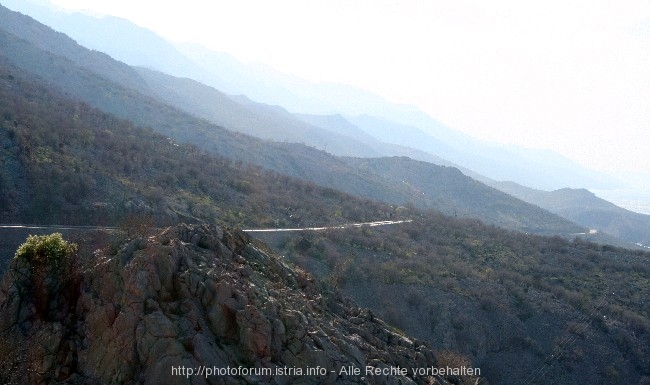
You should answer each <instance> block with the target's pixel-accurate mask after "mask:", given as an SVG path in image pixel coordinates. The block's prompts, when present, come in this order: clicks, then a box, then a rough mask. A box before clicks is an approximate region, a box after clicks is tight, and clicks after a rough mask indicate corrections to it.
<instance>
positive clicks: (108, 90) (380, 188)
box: [0, 8, 582, 234]
mask: <svg viewBox="0 0 650 385" xmlns="http://www.w3.org/2000/svg"><path fill="white" fill-rule="evenodd" d="M0 11H2V12H0V17H1V18H2V19H3V20H9V21H11V22H12V23H13V24H16V25H17V26H16V29H17V31H15V32H16V33H20V34H21V36H23V37H24V38H26V39H35V37H36V36H38V37H39V39H40V40H41V41H40V42H39V43H38V44H39V46H41V47H43V48H44V49H40V48H38V47H37V46H35V45H33V44H30V43H29V42H27V41H25V40H23V39H21V38H18V37H17V36H16V35H13V34H10V33H8V32H3V31H0V45H1V46H2V47H3V50H2V60H3V61H4V63H6V64H7V66H14V67H17V68H15V69H14V70H15V71H19V70H20V71H21V72H22V73H23V74H22V75H20V76H22V77H23V78H40V80H39V81H42V82H44V83H45V84H47V86H45V87H47V88H55V89H58V90H60V91H62V92H63V93H65V97H66V98H72V99H80V100H82V101H84V102H86V103H88V104H90V105H91V106H93V107H96V108H98V109H100V110H102V111H105V112H108V113H111V114H114V115H115V116H117V117H120V118H123V119H128V120H130V121H132V122H134V123H135V124H136V125H139V126H144V127H151V128H152V129H153V130H154V131H156V132H158V133H161V134H162V135H164V136H165V137H168V138H170V139H171V140H172V141H174V142H176V143H189V144H194V145H195V146H197V148H198V149H199V150H203V151H206V152H207V153H211V154H217V155H219V156H223V157H225V158H228V159H230V160H233V161H241V162H244V163H247V164H252V165H257V166H260V167H263V168H265V169H268V170H272V171H276V172H279V173H282V174H285V175H289V176H291V177H295V178H300V179H303V180H307V181H310V182H313V183H316V184H318V185H320V186H324V187H329V188H334V189H337V190H342V191H345V192H347V193H349V194H353V195H355V196H357V197H360V198H363V199H375V200H381V201H385V202H390V203H392V204H397V205H401V204H405V203H411V204H413V205H415V206H417V207H442V206H444V202H445V201H446V200H448V199H449V197H446V196H431V197H428V196H427V197H426V198H427V199H431V200H437V201H439V202H443V205H442V206H441V205H440V204H439V203H437V204H435V205H434V204H431V202H427V201H423V200H422V198H423V196H422V194H421V192H420V191H418V190H416V189H413V188H411V187H410V186H405V185H403V184H400V183H394V181H390V180H387V179H385V178H383V177H382V176H380V175H378V174H377V173H369V172H368V171H367V170H360V169H358V168H355V167H351V166H350V164H349V163H348V162H347V161H346V160H345V159H341V158H337V157H335V156H332V155H329V154H327V153H324V152H322V151H318V150H315V149H313V148H309V147H307V146H304V145H299V144H291V143H278V142H268V141H263V140H259V139H255V138H252V137H250V136H246V135H242V134H238V133H235V132H232V131H229V130H226V129H224V128H222V127H219V126H216V125H214V124H211V123H209V122H207V121H205V120H201V119H198V118H196V117H194V116H192V115H190V114H188V113H187V112H184V111H181V110H180V109H178V108H175V107H172V106H169V105H168V104H164V103H163V102H162V101H160V100H158V99H156V92H154V91H153V90H152V89H151V88H149V87H148V86H147V82H146V81H144V80H143V78H142V77H140V76H139V75H138V73H137V71H135V70H134V69H132V68H131V67H128V66H125V65H124V64H122V63H119V62H115V61H114V60H112V59H110V58H109V57H108V56H106V55H103V54H100V53H96V52H91V51H88V50H86V49H85V48H83V47H80V46H78V45H77V44H76V43H74V42H73V41H71V40H65V39H64V38H63V37H62V35H60V34H56V33H54V32H53V31H51V30H50V29H48V28H47V27H45V26H42V25H40V24H38V23H36V22H35V21H34V20H32V19H29V18H27V17H25V16H21V15H18V14H14V13H11V12H10V11H8V10H6V9H4V11H3V10H2V8H0ZM14 19H17V20H14ZM12 20H13V21H12ZM35 31H36V32H35ZM57 44H60V45H63V47H62V48H56V47H54V45H57ZM67 52H72V53H69V54H68V53H67ZM61 54H65V55H66V57H62V56H60V55H61ZM68 56H69V57H70V58H68ZM84 56H90V57H92V60H89V61H88V62H87V63H85V64H81V63H77V62H76V61H75V60H77V59H78V58H81V57H84ZM96 68H97V71H98V72H94V70H95V69H96ZM111 69H115V70H114V71H113V70H111ZM115 71H116V73H113V72H115ZM102 74H105V76H104V75H102ZM12 76H13V75H12ZM16 76H18V74H17V75H16ZM133 76H135V77H137V79H134V80H133V81H131V78H132V77H133ZM116 81H117V82H118V83H116ZM132 84H135V86H134V88H131V87H132ZM9 113H11V111H9ZM121 162H124V160H123V159H121ZM468 180H469V178H468ZM440 183H445V182H444V181H440ZM471 185H472V183H468V184H467V186H471ZM466 205H467V206H471V205H472V204H470V202H467V204H466ZM517 205H519V203H513V204H512V205H511V206H512V207H516V206H517ZM472 215H475V216H477V217H478V218H480V219H482V220H484V221H486V222H489V223H494V224H498V225H501V226H509V225H512V224H513V223H514V224H517V223H518V222H520V221H521V222H524V223H526V222H529V223H530V222H537V228H539V229H540V230H541V231H545V232H548V231H553V230H552V229H553V226H555V224H556V223H557V221H558V219H557V218H553V219H552V220H551V222H545V221H544V219H543V218H542V219H541V220H540V218H525V217H526V215H527V214H526V213H525V212H511V213H509V216H511V217H514V218H515V219H514V220H513V219H511V218H506V219H505V220H504V218H501V217H500V216H501V215H500V214H497V213H489V215H484V214H483V213H481V212H474V213H472ZM520 217H521V218H522V219H521V220H519V219H517V218H520ZM560 221H561V220H560ZM567 226H568V224H565V225H564V228H566V227H567ZM515 228H516V229H519V230H526V229H524V228H523V227H515ZM555 232H556V233H563V234H565V232H563V230H562V229H557V230H556V231H555ZM571 232H582V231H579V230H578V231H571Z"/></svg>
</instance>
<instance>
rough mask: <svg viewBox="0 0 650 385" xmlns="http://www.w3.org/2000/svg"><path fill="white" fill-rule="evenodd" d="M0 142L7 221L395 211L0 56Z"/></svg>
mask: <svg viewBox="0 0 650 385" xmlns="http://www.w3.org/2000/svg"><path fill="white" fill-rule="evenodd" d="M0 143H2V147H1V151H2V158H1V159H2V162H1V163H0V197H1V199H2V205H1V206H0V209H1V210H2V211H1V212H0V214H1V215H2V218H3V221H5V222H19V223H39V224H44V223H56V224H83V225H87V224H101V225H116V224H119V223H120V221H121V220H122V219H123V218H124V217H127V216H129V215H137V216H150V217H151V218H152V219H153V220H154V221H156V222H158V223H160V224H165V223H173V222H176V221H180V220H183V221H207V222H214V221H217V220H219V221H221V223H228V224H229V225H238V226H244V225H246V226H273V227H291V226H297V225H298V226H300V225H315V224H327V223H345V222H354V221H357V220H359V221H364V220H374V219H375V218H389V217H391V216H393V215H395V210H394V207H391V206H389V205H386V204H378V203H370V202H367V201H364V200H362V199H357V198H354V197H351V196H349V195H346V194H343V193H341V192H338V191H334V190H332V189H327V188H323V187H318V186H316V185H314V184H313V183H308V182H304V181H298V180H296V179H292V178H290V177H287V176H284V175H279V174H277V173H274V172H269V171H265V170H262V169H260V168H259V167H254V166H249V165H244V164H241V163H234V162H232V161H231V160H228V159H225V158H222V157H218V156H216V155H214V154H208V153H206V152H204V151H202V150H200V149H199V148H198V147H196V146H191V145H187V144H178V143H177V142H175V141H174V140H171V139H169V138H166V137H164V136H161V135H160V134H156V133H154V132H152V131H151V130H148V129H143V128H138V127H135V126H134V125H133V124H132V123H131V122H128V121H124V120H120V119H118V118H115V117H113V116H111V115H107V114H105V113H103V112H101V111H99V110H97V109H93V108H91V107H89V106H88V105H86V104H84V103H81V102H78V101H75V100H70V99H66V98H64V97H63V95H61V94H60V93H58V92H56V91H53V90H51V89H49V88H47V87H46V86H44V85H43V84H39V83H38V82H35V79H33V78H25V77H24V74H23V73H22V72H21V71H20V70H18V69H16V68H12V67H10V66H2V61H1V60H0ZM337 202H338V203H337ZM344 206H347V207H344ZM366 209H368V210H369V211H366ZM377 210H378V211H377ZM315 221H318V222H315Z"/></svg>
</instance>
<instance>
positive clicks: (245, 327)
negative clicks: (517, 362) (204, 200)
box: [0, 225, 460, 384]
mask: <svg viewBox="0 0 650 385" xmlns="http://www.w3.org/2000/svg"><path fill="white" fill-rule="evenodd" d="M88 261H89V262H87V263H80V262H79V261H71V262H70V263H69V264H67V265H66V264H63V265H62V266H45V267H41V268H40V269H38V270H35V269H34V268H33V267H32V266H29V264H28V263H27V262H26V261H23V260H19V259H14V261H12V264H11V265H10V267H9V271H8V272H7V273H6V274H5V277H4V279H3V281H2V286H1V290H0V332H1V333H2V338H3V342H4V344H3V346H2V348H0V355H1V356H0V360H1V361H0V365H1V366H0V370H1V371H2V373H0V376H1V377H0V380H1V381H0V382H2V383H25V384H40V383H43V384H49V383H70V384H136V383H138V384H140V383H142V384H299V383H300V384H308V383H309V384H311V383H314V384H316V383H318V384H321V383H341V384H348V383H349V384H352V383H355V384H356V383H363V384H366V383H367V384H446V383H448V382H447V381H450V382H454V383H460V382H459V379H458V378H452V377H447V378H443V377H440V376H434V375H429V376H426V375H413V372H412V371H411V370H412V369H413V368H420V369H423V368H433V367H436V359H435V357H434V355H433V353H432V351H431V349H430V348H429V347H427V346H426V345H424V344H423V343H422V342H420V341H417V340H414V339H411V338H408V337H406V336H404V335H402V334H401V333H399V332H398V331H396V330H393V329H391V328H390V327H389V326H387V325H386V324H385V323H384V322H382V321H381V320H379V319H377V318H375V317H374V316H373V314H372V313H371V312H369V311H368V310H363V309H359V308H358V307H356V306H355V305H354V304H353V303H352V302H350V301H349V300H347V299H346V298H344V297H342V296H341V295H340V294H338V293H336V292H333V291H331V290H329V289H328V287H327V286H325V285H324V284H322V283H320V282H318V281H315V280H314V279H313V278H312V277H311V276H310V275H308V274H307V273H305V272H303V271H300V270H297V269H295V268H293V267H291V266H289V265H288V264H286V263H285V262H284V261H283V258H282V257H279V256H277V255H274V254H273V253H272V252H270V251H269V250H265V246H264V245H263V244H261V243H259V244H258V243H255V242H252V241H251V240H250V239H249V238H248V236H247V235H246V234H244V233H242V232H239V231H234V230H225V231H224V230H222V229H220V228H215V227H208V226H187V225H179V226H177V227H174V228H168V229H166V230H164V231H163V232H162V233H160V234H158V235H156V236H153V237H150V238H148V239H136V240H133V241H131V242H129V243H126V244H124V245H123V246H122V247H121V249H120V250H119V251H117V252H116V253H113V254H112V255H110V254H109V253H108V251H100V250H98V251H97V252H95V255H94V256H93V258H90V259H88ZM369 366H372V367H374V368H379V369H380V370H382V372H381V373H380V374H366V367H369ZM355 368H358V370H359V374H354V372H353V371H354V370H356V369H355ZM397 368H401V369H406V375H404V374H402V373H395V371H396V370H397ZM310 370H311V372H308V371H310ZM385 373H387V374H388V375H384V374H385Z"/></svg>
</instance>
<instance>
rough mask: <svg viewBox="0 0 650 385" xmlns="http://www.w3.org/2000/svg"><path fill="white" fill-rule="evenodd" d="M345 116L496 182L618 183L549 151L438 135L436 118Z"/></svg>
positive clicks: (372, 131) (390, 140)
mask: <svg viewBox="0 0 650 385" xmlns="http://www.w3.org/2000/svg"><path fill="white" fill-rule="evenodd" d="M347 119H348V120H349V121H350V122H352V123H353V124H355V125H356V126H357V127H359V128H361V129H363V130H365V131H366V132H367V133H369V134H371V135H373V136H375V137H377V138H378V139H380V140H382V141H385V142H387V143H395V144H400V145H403V146H411V147H414V148H417V149H419V150H422V151H427V152H429V153H432V154H435V155H437V156H439V157H441V158H444V159H447V160H448V161H450V162H454V163H455V164H458V165H460V166H462V167H465V168H467V169H469V170H472V171H473V172H475V173H478V174H479V175H483V176H485V177H488V178H491V179H494V180H513V181H516V182H518V183H521V184H524V185H526V186H532V187H535V188H540V189H557V188H563V187H592V188H597V187H598V186H615V185H616V184H617V183H618V182H617V181H616V180H614V179H613V178H611V177H608V176H605V175H602V174H599V173H597V172H594V171H590V170H586V169H585V168H583V167H582V166H580V165H578V164H577V163H575V162H573V161H571V160H569V159H567V158H565V157H562V156H561V155H559V154H557V153H553V152H551V151H549V150H536V149H523V148H519V147H516V146H506V145H499V144H494V143H493V144H490V143H484V142H481V141H479V140H476V139H474V138H471V137H469V136H463V135H457V136H451V137H450V136H449V135H444V134H440V133H439V132H438V131H439V130H438V129H437V128H438V124H437V122H435V121H433V120H432V119H430V118H428V119H427V118H426V117H424V118H422V119H417V120H416V122H415V123H414V124H404V123H400V122H398V121H394V120H390V119H386V118H380V117H376V116H370V115H360V116H348V117H347Z"/></svg>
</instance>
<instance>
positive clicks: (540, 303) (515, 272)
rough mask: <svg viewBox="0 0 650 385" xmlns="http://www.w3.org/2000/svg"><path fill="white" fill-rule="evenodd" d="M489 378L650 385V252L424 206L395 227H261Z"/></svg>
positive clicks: (282, 246)
mask: <svg viewBox="0 0 650 385" xmlns="http://www.w3.org/2000/svg"><path fill="white" fill-rule="evenodd" d="M259 236H260V237H261V238H262V239H264V240H265V241H266V242H267V243H269V244H270V245H272V246H273V247H274V248H276V249H277V250H278V251H279V252H281V253H283V254H284V255H286V257H287V258H288V259H290V260H292V261H294V262H295V263H296V264H297V265H298V266H301V267H302V268H304V269H306V270H307V271H311V272H313V273H314V274H315V275H317V276H320V277H323V278H325V279H327V280H329V282H332V283H333V284H335V285H337V286H338V287H340V288H342V289H343V291H344V292H345V293H346V294H347V295H349V296H351V297H352V298H353V299H355V300H356V301H357V302H358V303H359V304H360V305H362V306H365V307H369V308H370V309H372V311H373V312H375V313H376V314H378V315H379V316H381V317H383V318H384V319H386V320H387V321H388V322H389V323H391V324H393V325H396V326H397V327H399V328H400V329H401V330H404V331H405V332H406V333H408V334H410V335H413V336H416V337H418V338H421V339H424V340H427V341H429V342H430V343H431V344H433V345H434V346H439V347H441V348H443V349H448V348H452V347H453V349H456V350H460V351H461V352H462V353H463V354H464V355H466V356H468V357H469V358H470V359H471V361H472V362H473V364H474V365H478V366H480V367H481V369H482V371H483V373H485V376H486V377H487V378H488V379H489V380H490V383H497V384H503V385H521V384H547V385H555V384H583V383H589V384H603V385H604V384H607V385H611V384H621V385H623V384H645V383H647V382H648V381H650V375H648V373H650V361H649V360H648V357H650V350H649V347H650V304H649V303H648V301H647V299H648V298H650V284H649V283H650V253H644V252H640V251H630V250H625V249H617V248H614V247H611V246H599V245H597V244H592V243H587V242H584V241H582V240H577V241H573V242H569V241H566V240H563V239H561V238H558V237H550V238H549V237H538V236H532V235H525V234H521V233H514V232H508V231H504V230H501V229H498V228H494V227H489V226H485V225H483V224H481V223H479V222H477V221H474V220H470V219H463V220H460V219H457V218H453V217H445V216H442V215H437V214H433V213H429V214H428V215H426V216H424V217H422V218H420V219H418V220H416V221H414V222H412V223H408V224H403V225H400V226H395V227H382V228H379V227H378V228H366V229H356V230H350V231H345V232H340V231H329V232H319V233H317V232H310V233H308V232H303V233H298V234H296V233H293V234H288V233H275V234H259Z"/></svg>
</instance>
